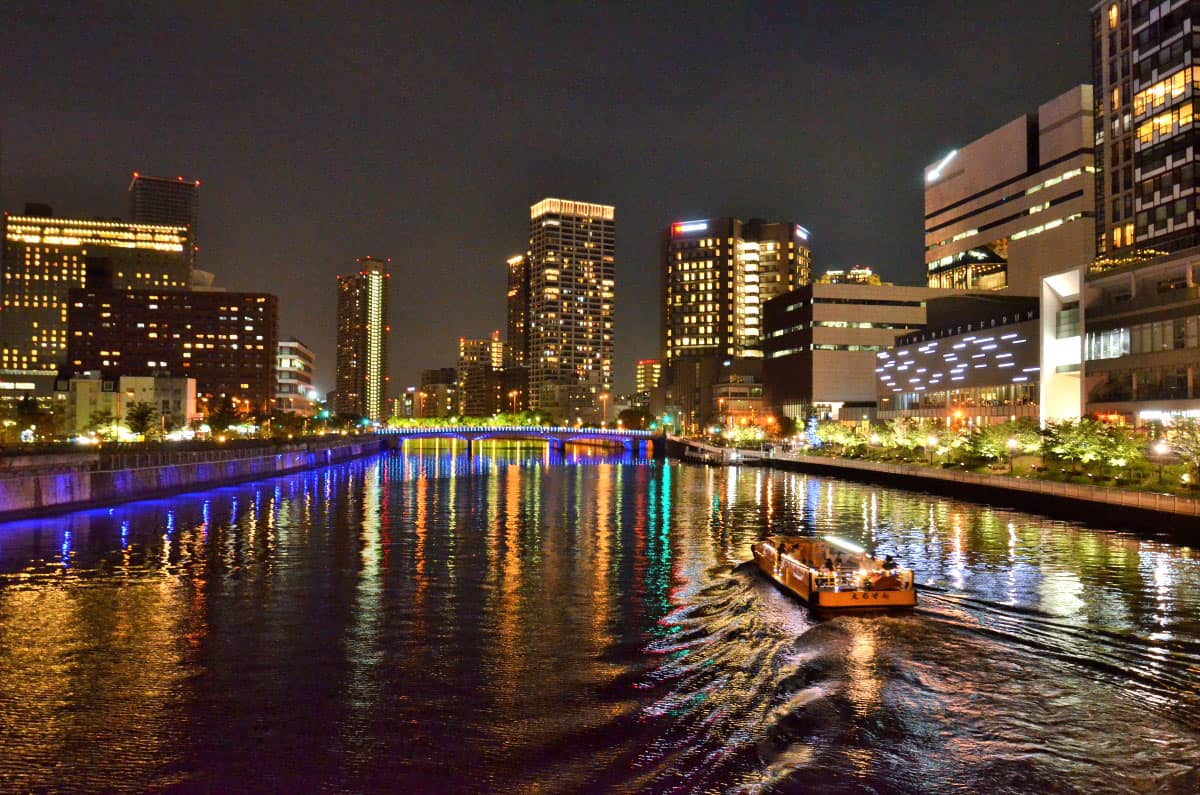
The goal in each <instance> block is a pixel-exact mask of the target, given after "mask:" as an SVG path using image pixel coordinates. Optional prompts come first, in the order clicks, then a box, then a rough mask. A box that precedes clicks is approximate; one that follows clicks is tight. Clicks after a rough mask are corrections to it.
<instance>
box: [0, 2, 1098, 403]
mask: <svg viewBox="0 0 1200 795" xmlns="http://www.w3.org/2000/svg"><path fill="white" fill-rule="evenodd" d="M1091 4H1092V2H1091V0H1086V1H1085V0H1060V1H1058V2H1056V1H1055V0H1006V2H991V0H969V1H968V0H947V1H945V2H942V1H941V0H923V1H922V2H897V1H896V0H885V1H881V2H853V1H852V0H836V1H835V2H789V3H762V4H749V3H747V4H738V5H717V4H712V3H694V4H673V3H670V4H668V3H645V4H642V3H630V4H623V5H618V4H609V3H591V4H580V3H562V4H551V3H545V4H541V3H529V4H520V5H508V4H500V3H485V2H479V3H473V4H457V3H447V4H434V3H422V4H414V5H411V6H407V7H406V6H405V5H404V4H399V3H397V4H391V3H363V4H354V5H357V6H361V7H362V8H370V9H372V10H371V11H369V12H366V11H359V12H356V13H344V12H342V11H340V10H335V8H336V6H337V5H338V4H333V3H326V4H312V5H302V4H298V3H289V4H287V5H286V6H284V5H278V6H276V5H273V4H267V3H255V4H246V5H254V6H256V7H257V8H258V10H255V11H246V10H244V9H243V8H241V6H242V5H243V4H242V3H214V4H208V5H206V4H202V3H201V4H184V3H163V4H145V5H138V6H129V7H127V6H124V5H121V4H115V3H109V4H103V3H92V4H79V5H78V6H76V5H74V4H72V5H71V6H69V7H68V6H66V5H65V4H64V6H63V7H64V9H66V8H70V9H71V10H62V11H45V10H40V9H38V8H36V7H35V6H33V5H30V6H28V7H26V6H24V5H18V4H12V3H10V4H6V5H5V11H4V20H3V24H2V25H0V135H2V147H3V160H2V162H0V165H2V167H3V171H2V175H0V205H2V206H3V207H4V208H6V209H8V210H10V211H17V212H19V211H20V210H21V208H22V205H23V203H24V202H25V201H43V202H48V203H51V204H53V205H54V206H55V209H56V211H57V212H58V213H59V214H60V215H67V214H76V215H84V216H89V217H90V216H93V215H96V216H100V215H103V216H113V215H123V214H124V213H125V209H126V195H125V191H126V188H127V186H128V181H129V173H130V172H131V171H133V170H134V169H137V170H140V171H142V172H144V173H149V174H158V175H166V176H175V175H183V176H185V177H187V178H190V179H199V180H201V181H202V185H201V209H200V224H199V237H200V243H201V249H202V250H201V264H202V266H203V267H204V268H206V269H208V270H213V271H215V272H216V274H217V280H218V281H217V283H218V284H219V285H223V286H225V287H227V288H230V289H243V290H266V291H269V292H274V293H277V294H278V295H279V296H280V299H281V318H280V331H281V333H282V334H285V335H296V336H299V337H300V338H301V339H303V340H305V341H306V342H308V343H309V344H310V345H312V346H313V347H314V348H315V350H316V352H317V356H318V379H317V380H318V386H319V387H321V388H322V390H324V389H328V388H330V387H331V386H332V381H333V347H334V312H335V300H334V294H335V293H334V276H335V274H337V273H339V272H348V271H349V270H350V269H351V268H352V266H353V263H354V258H355V257H357V256H362V255H365V254H372V255H375V256H389V257H391V258H392V266H393V277H392V294H391V316H392V327H393V332H394V333H393V337H392V344H391V350H392V368H391V369H392V384H393V387H394V388H399V387H403V386H404V385H405V384H408V383H413V382H415V380H416V378H417V377H418V374H419V371H420V370H421V369H422V368H425V367H435V366H449V365H453V364H454V358H455V355H456V350H457V347H456V346H457V338H458V337H459V336H461V335H466V336H484V335H486V334H487V332H489V331H490V330H491V329H493V328H503V325H504V289H505V285H504V278H505V276H504V260H505V258H506V257H507V256H509V255H510V254H512V253H516V252H519V251H522V250H524V247H525V244H526V240H527V237H528V218H529V216H528V206H529V205H530V204H531V203H532V202H534V201H536V200H538V199H540V198H542V197H544V196H558V197H562V198H571V199H579V200H584V201H592V202H603V203H607V204H615V205H616V207H617V292H616V294H617V307H616V312H617V316H616V363H615V366H616V373H617V387H618V388H619V389H629V388H631V387H632V381H633V362H634V360H635V359H637V358H640V357H648V356H657V354H658V351H657V348H658V331H657V317H658V314H657V309H656V301H657V296H658V277H657V256H658V231H659V229H660V228H662V227H664V226H665V225H666V224H668V223H670V222H671V221H672V220H679V219H686V218H692V217H704V216H715V215H725V214H728V215H737V216H741V217H751V216H758V217H766V218H777V219H781V220H794V221H797V222H799V223H803V224H804V225H806V226H807V227H808V228H809V229H811V230H812V233H813V248H814V258H815V265H816V267H817V268H818V269H821V270H823V269H825V268H827V267H834V266H837V265H842V264H850V263H863V264H867V265H870V266H872V267H874V268H875V269H876V270H877V271H878V272H880V273H881V274H882V275H883V276H884V278H886V279H890V280H894V281H898V282H907V283H917V282H919V281H920V279H921V276H922V271H923V266H922V261H923V260H922V253H921V249H922V238H921V232H922V227H921V216H922V193H921V175H922V169H923V168H924V166H925V165H926V164H927V163H930V162H932V161H934V160H936V159H937V158H938V157H940V156H941V155H942V154H943V153H944V152H946V151H947V150H949V149H951V148H955V147H957V146H960V145H961V144H964V143H966V142H968V141H970V140H971V139H973V138H975V137H978V136H979V135H981V134H983V133H986V132H988V131H990V130H992V129H994V128H995V127H998V126H1000V125H1001V124H1002V123H1004V122H1006V121H1009V120H1010V119H1012V118H1015V117H1016V116H1018V115H1020V114H1022V113H1025V112H1028V111H1032V110H1034V109H1035V108H1036V107H1037V105H1039V104H1040V103H1042V102H1044V101H1046V100H1048V99H1050V98H1051V97H1053V96H1055V95H1057V94H1058V93H1061V92H1063V91H1065V90H1067V89H1068V88H1070V87H1071V86H1073V85H1076V84H1079V83H1083V82H1087V81H1088V79H1089V59H1090V51H1089V39H1088V28H1089V22H1088V7H1089V6H1090V5H1091ZM85 8H90V9H91V10H90V11H84V10H83V9H85Z"/></svg>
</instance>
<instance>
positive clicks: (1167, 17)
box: [1092, 0, 1200, 261]
mask: <svg viewBox="0 0 1200 795" xmlns="http://www.w3.org/2000/svg"><path fill="white" fill-rule="evenodd" d="M1198 19H1200V1H1198V0H1168V1H1167V2H1151V1H1150V0H1109V2H1101V3H1097V4H1096V5H1095V6H1093V7H1092V73H1093V80H1094V83H1095V85H1096V88H1097V93H1096V97H1095V115H1096V126H1097V129H1096V141H1097V146H1096V161H1095V162H1096V168H1097V177H1098V182H1097V191H1096V193H1097V207H1096V209H1097V215H1096V239H1097V247H1098V251H1099V252H1100V253H1101V254H1102V255H1104V257H1105V258H1109V259H1114V260H1118V261H1119V260H1121V259H1123V258H1124V255H1125V254H1126V250H1128V249H1130V248H1140V249H1152V250H1154V251H1157V252H1174V251H1180V250H1183V249H1186V248H1191V247H1194V246H1197V245H1200V235H1198V234H1197V232H1198V223H1200V222H1198V219H1197V215H1196V193H1195V187H1196V156H1197V152H1198V147H1197V142H1198V141H1200V133H1198V131H1197V129H1196V127H1195V124H1194V115H1195V108H1194V102H1193V97H1194V96H1195V94H1196V93H1197V90H1198V89H1200V69H1198V68H1197V66H1193V63H1194V57H1195V55H1196V50H1197V48H1200V41H1197V38H1198V37H1197V36H1196V35H1195V32H1194V29H1193V26H1194V25H1195V24H1196V21H1197V20H1198Z"/></svg>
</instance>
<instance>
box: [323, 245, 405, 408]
mask: <svg viewBox="0 0 1200 795" xmlns="http://www.w3.org/2000/svg"><path fill="white" fill-rule="evenodd" d="M356 262H357V263H358V271H357V272H355V273H352V274H349V275H347V276H338V277H337V281H338V308H337V364H336V369H337V389H336V395H335V400H334V410H335V411H336V412H337V413H338V414H350V415H354V416H359V417H367V418H369V419H372V420H383V419H386V418H385V417H384V416H383V415H384V405H383V401H384V396H385V395H386V394H387V382H388V376H387V334H388V332H390V331H391V327H390V326H388V281H389V278H390V274H389V273H388V263H390V262H391V260H390V259H389V260H381V259H376V258H374V257H361V258H359V259H358V260H356Z"/></svg>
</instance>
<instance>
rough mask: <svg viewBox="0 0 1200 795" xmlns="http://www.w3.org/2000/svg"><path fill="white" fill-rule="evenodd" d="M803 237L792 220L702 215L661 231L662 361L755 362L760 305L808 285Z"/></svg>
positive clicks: (805, 233) (759, 341)
mask: <svg viewBox="0 0 1200 795" xmlns="http://www.w3.org/2000/svg"><path fill="white" fill-rule="evenodd" d="M808 238H809V232H808V230H807V229H805V228H804V227H803V226H800V225H799V224H795V223H790V222H786V223H778V222H767V221H761V220H758V219H754V220H750V221H742V220H740V219H737V218H709V219H704V220H698V221H682V222H679V223H674V224H671V226H669V227H668V228H667V229H665V230H663V233H662V268H661V276H662V305H661V311H662V324H661V329H660V333H661V342H662V352H663V356H662V361H663V366H664V368H665V369H666V370H668V371H669V369H670V368H671V367H672V365H674V364H675V363H676V362H677V361H678V360H679V359H680V358H681V357H698V356H712V357H719V358H725V357H729V356H733V357H738V358H761V357H762V331H761V315H762V311H761V307H762V304H764V303H766V302H767V301H769V300H770V299H772V298H774V297H775V296H777V295H782V294H784V293H786V292H789V291H791V290H793V289H795V288H796V287H797V286H799V285H803V284H808V282H809V279H810V271H811V262H812V254H811V251H810V249H809V247H808Z"/></svg>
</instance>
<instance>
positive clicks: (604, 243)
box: [528, 199, 616, 416]
mask: <svg viewBox="0 0 1200 795" xmlns="http://www.w3.org/2000/svg"><path fill="white" fill-rule="evenodd" d="M615 263H616V211H615V209H614V208H613V207H612V206H611V205H606V204H591V203H587V202H578V201H568V200H564V199H543V200H542V201H540V202H538V203H537V204H534V205H533V206H532V207H530V209H529V355H528V367H529V405H530V407H531V408H533V409H536V410H542V411H551V412H555V413H557V414H561V415H563V416H565V415H566V414H568V413H576V414H578V413H579V412H580V411H583V410H585V408H586V410H587V411H588V412H589V415H591V414H594V413H595V412H596V411H597V409H598V407H599V404H600V402H601V399H600V396H601V394H602V393H608V392H610V391H611V389H612V378H613V373H612V355H613V289H614V285H615V277H616V270H615V268H616V265H615ZM585 394H586V395H588V396H590V399H589V404H590V405H589V406H587V407H585V406H583V405H581V401H580V396H581V395H585Z"/></svg>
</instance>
